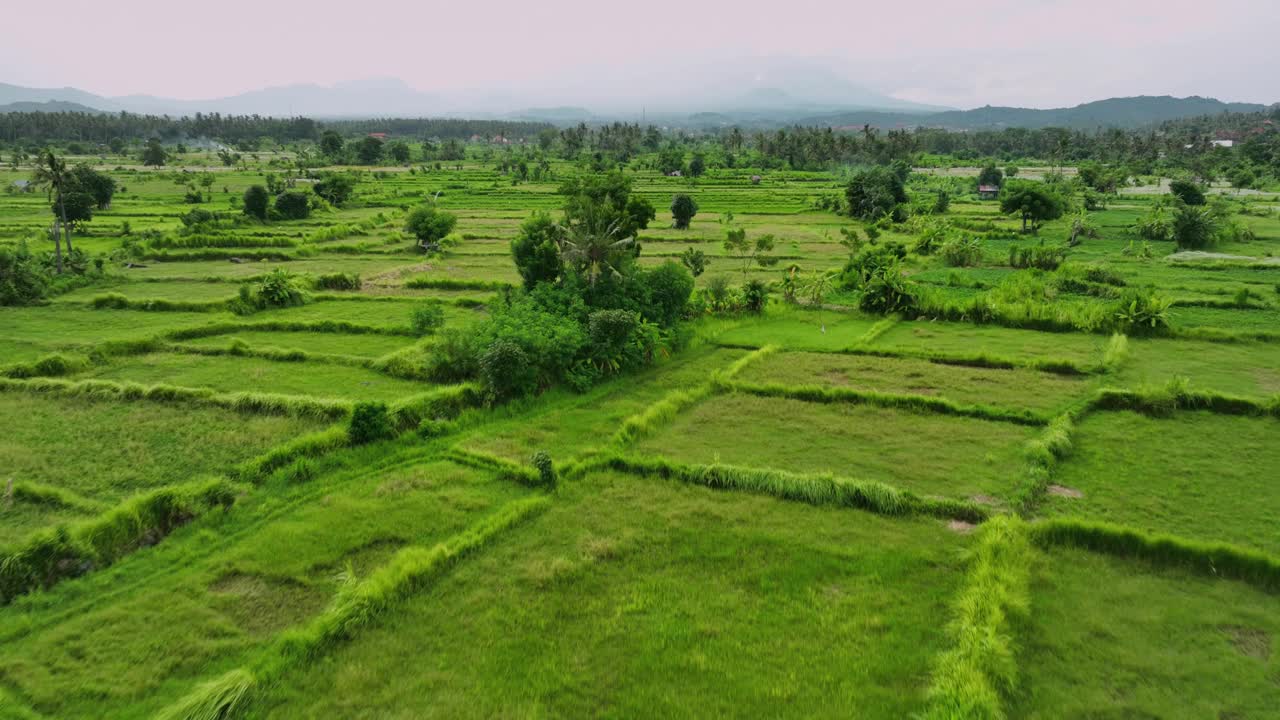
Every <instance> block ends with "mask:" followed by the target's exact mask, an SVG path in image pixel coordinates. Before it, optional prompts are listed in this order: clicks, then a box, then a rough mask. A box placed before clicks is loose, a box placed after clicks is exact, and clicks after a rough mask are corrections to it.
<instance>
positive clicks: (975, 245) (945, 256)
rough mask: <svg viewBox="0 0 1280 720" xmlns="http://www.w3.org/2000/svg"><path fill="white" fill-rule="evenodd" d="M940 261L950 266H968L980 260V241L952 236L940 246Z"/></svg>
mask: <svg viewBox="0 0 1280 720" xmlns="http://www.w3.org/2000/svg"><path fill="white" fill-rule="evenodd" d="M942 261H943V262H945V263H946V264H947V265H950V266H951V267H969V266H970V265H977V264H979V263H981V262H982V241H981V240H979V239H978V238H954V239H952V240H948V241H947V243H946V244H945V245H943V246H942Z"/></svg>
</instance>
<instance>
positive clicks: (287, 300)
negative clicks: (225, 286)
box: [241, 268, 306, 308]
mask: <svg viewBox="0 0 1280 720" xmlns="http://www.w3.org/2000/svg"><path fill="white" fill-rule="evenodd" d="M243 292H244V288H243V286H242V288H241V293H242V299H243ZM255 298H256V303H255V304H256V305H257V306H258V307H259V308H267V307H293V306H295V305H302V304H303V303H305V302H306V297H305V296H304V295H303V294H302V291H301V290H299V289H298V284H297V281H296V279H295V277H294V275H293V273H290V272H288V271H287V270H282V269H280V268H276V269H275V270H272V271H271V272H269V273H267V274H266V276H265V277H263V278H262V281H261V282H259V283H258V289H257V292H256V293H255Z"/></svg>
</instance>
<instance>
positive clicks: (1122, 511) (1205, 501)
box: [1044, 412, 1280, 553]
mask: <svg viewBox="0 0 1280 720" xmlns="http://www.w3.org/2000/svg"><path fill="white" fill-rule="evenodd" d="M1277 429H1278V428H1277V421H1276V420H1273V419H1270V418H1249V417H1237V416H1223V415H1213V414H1209V413H1206V412H1178V413H1176V414H1175V415H1173V416H1171V417H1169V418H1167V419H1157V418H1150V417H1146V416H1143V415H1138V414H1136V413H1132V412H1105V413H1094V414H1090V415H1089V416H1087V417H1086V418H1085V419H1084V420H1083V421H1082V422H1080V423H1079V425H1078V426H1077V430H1076V433H1075V436H1074V445H1075V449H1074V452H1073V454H1072V458H1071V460H1070V461H1069V462H1066V463H1063V464H1061V465H1060V466H1059V467H1058V469H1057V471H1056V472H1057V475H1056V479H1055V480H1054V482H1056V483H1059V484H1061V485H1063V486H1066V487H1069V488H1072V489H1075V490H1079V491H1080V492H1081V493H1083V494H1084V496H1083V497H1082V498H1069V497H1050V498H1049V499H1048V502H1047V503H1046V505H1045V508H1044V511H1045V512H1046V513H1047V514H1049V515H1052V516H1055V517H1078V518H1083V519H1089V520H1101V521H1106V522H1112V523H1119V524H1124V525H1129V526H1131V527H1134V528H1138V529H1141V530H1148V531H1160V532H1168V533H1173V534H1176V535H1181V536H1184V537H1190V538H1198V539H1201V540H1217V541H1226V542H1232V543H1237V544H1241V545H1245V546H1248V547H1253V548H1257V549H1260V550H1265V551H1267V552H1271V553H1280V537H1277V535H1276V533H1275V531H1274V530H1275V528H1276V527H1277V523H1280V502H1278V499H1277V497H1276V494H1275V493H1274V492H1272V490H1273V483H1272V482H1271V478H1270V477H1269V476H1268V473H1266V472H1263V471H1261V470H1262V469H1263V468H1268V467H1280V448H1277V447H1276V443H1275V442H1274V438H1275V435H1276V432H1277ZM1241 458H1247V459H1248V460H1247V463H1246V462H1239V461H1238V460H1239V459H1241Z"/></svg>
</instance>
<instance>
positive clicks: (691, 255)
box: [680, 248, 710, 277]
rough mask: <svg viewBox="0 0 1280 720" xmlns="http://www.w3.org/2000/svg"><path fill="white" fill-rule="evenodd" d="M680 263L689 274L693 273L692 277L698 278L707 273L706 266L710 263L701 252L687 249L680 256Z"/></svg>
mask: <svg viewBox="0 0 1280 720" xmlns="http://www.w3.org/2000/svg"><path fill="white" fill-rule="evenodd" d="M680 262H681V263H683V264H684V266H685V267H687V268H689V272H690V273H693V276H694V277H698V276H699V275H701V274H702V273H704V272H706V271H707V264H708V263H709V262H710V261H709V260H708V259H707V254H706V253H704V252H702V251H701V250H699V249H697V248H688V249H686V250H685V251H684V252H683V253H681V254H680Z"/></svg>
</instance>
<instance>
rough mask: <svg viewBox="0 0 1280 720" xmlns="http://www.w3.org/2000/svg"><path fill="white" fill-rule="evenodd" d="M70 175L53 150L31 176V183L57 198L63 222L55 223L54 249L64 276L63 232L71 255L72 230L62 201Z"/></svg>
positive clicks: (64, 163) (59, 271) (45, 156)
mask: <svg viewBox="0 0 1280 720" xmlns="http://www.w3.org/2000/svg"><path fill="white" fill-rule="evenodd" d="M69 178H70V174H69V173H68V172H67V163H66V162H65V161H64V160H62V159H61V158H59V157H58V156H57V155H54V154H53V151H52V150H45V151H44V153H43V154H41V155H40V157H39V158H38V159H37V160H36V165H35V173H34V174H33V175H32V176H31V182H32V184H33V185H35V186H36V187H44V188H48V194H49V197H50V198H51V199H52V198H55V197H56V198H57V200H58V214H59V216H60V217H61V222H60V223H59V222H56V221H55V223H54V233H53V248H54V257H55V258H56V261H57V268H58V274H59V275H61V274H62V241H61V238H62V232H63V231H64V230H65V231H66V233H67V253H68V254H70V253H71V228H70V227H69V226H68V224H67V207H66V204H65V203H64V202H63V200H62V191H63V189H64V188H65V187H66V186H67V181H68V179H69Z"/></svg>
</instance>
